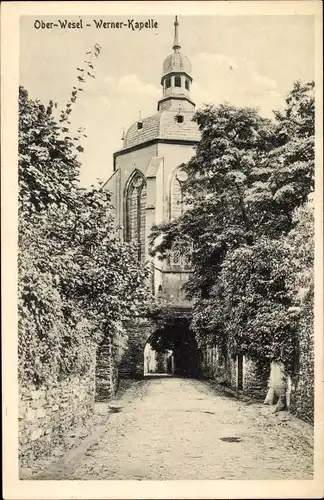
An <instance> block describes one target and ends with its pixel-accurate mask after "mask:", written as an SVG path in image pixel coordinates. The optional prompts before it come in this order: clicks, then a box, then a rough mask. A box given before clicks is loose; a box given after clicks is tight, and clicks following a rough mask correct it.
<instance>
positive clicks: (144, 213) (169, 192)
mask: <svg viewBox="0 0 324 500" xmlns="http://www.w3.org/2000/svg"><path fill="white" fill-rule="evenodd" d="M178 29H179V23H178V20H177V17H176V18H175V22H174V43H173V47H172V49H173V52H172V54H170V55H169V56H168V57H166V59H165V60H164V62H163V68H162V77H161V86H162V96H161V98H160V100H159V101H158V103H157V113H155V114H153V115H152V116H149V117H147V118H141V117H140V118H139V119H138V120H137V121H136V122H135V123H133V124H132V125H131V126H130V127H129V129H128V130H127V132H126V133H125V134H124V137H123V147H122V149H120V150H119V151H117V152H116V153H114V172H113V175H112V176H111V177H110V179H109V180H108V181H107V183H106V185H105V187H106V188H107V189H108V190H109V191H111V192H112V200H111V201H112V204H113V205H114V207H115V210H116V214H115V215H116V224H117V226H118V227H122V229H121V230H120V237H121V238H123V239H125V240H126V241H129V242H133V243H135V244H136V246H137V250H138V259H139V260H140V261H142V262H143V263H145V262H147V263H148V265H149V266H150V269H151V286H152V291H153V292H154V294H155V295H156V296H160V297H163V298H165V299H167V300H169V301H170V302H171V303H172V304H173V305H174V306H180V307H181V306H187V305H189V304H188V303H187V302H186V300H185V297H184V292H183V290H182V287H183V285H184V283H185V282H186V281H187V279H188V277H189V273H190V249H188V251H187V252H179V251H177V250H174V251H172V252H171V255H170V258H169V259H166V260H164V261H161V260H158V259H157V258H154V259H153V258H152V257H150V256H149V248H148V247H149V243H148V241H149V234H150V230H151V227H152V225H153V224H159V223H161V222H163V221H169V220H172V219H173V218H175V217H178V216H179V215H180V214H181V213H182V211H183V210H184V203H183V197H182V189H181V185H182V183H183V182H184V181H185V180H186V177H187V174H186V172H185V166H186V164H187V163H188V161H189V160H190V158H191V157H192V156H193V155H194V153H195V146H196V144H197V143H198V141H199V139H200V133H199V130H198V126H197V124H196V123H195V122H193V121H192V118H193V115H194V112H195V103H194V102H193V100H192V98H191V92H190V91H191V85H192V80H193V79H192V69H191V62H190V60H189V59H188V57H186V56H185V55H184V54H183V53H182V52H181V51H180V49H181V45H180V42H179V32H178Z"/></svg>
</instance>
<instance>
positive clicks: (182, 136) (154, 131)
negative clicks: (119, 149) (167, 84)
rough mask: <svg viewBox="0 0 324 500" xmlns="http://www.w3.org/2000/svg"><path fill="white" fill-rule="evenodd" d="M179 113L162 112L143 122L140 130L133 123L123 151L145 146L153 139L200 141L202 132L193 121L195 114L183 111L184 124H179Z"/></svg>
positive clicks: (127, 134)
mask: <svg viewBox="0 0 324 500" xmlns="http://www.w3.org/2000/svg"><path fill="white" fill-rule="evenodd" d="M177 114H178V111H174V110H173V111H170V110H166V111H160V112H158V113H156V114H155V115H152V116H149V117H148V118H144V119H143V120H142V122H143V127H142V128H141V129H138V127H137V123H138V122H135V123H133V124H132V125H131V126H130V127H129V129H128V130H127V132H126V135H125V139H124V144H123V149H126V148H130V147H132V146H135V145H138V144H143V143H145V142H148V141H151V140H152V139H178V140H190V141H197V142H198V141H199V140H200V132H199V129H198V125H197V124H196V123H195V122H193V121H192V117H193V115H194V112H192V111H181V114H182V115H183V117H184V120H183V123H178V122H177V120H176V115H177Z"/></svg>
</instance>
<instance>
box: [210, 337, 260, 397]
mask: <svg viewBox="0 0 324 500" xmlns="http://www.w3.org/2000/svg"><path fill="white" fill-rule="evenodd" d="M201 357H202V362H201V367H202V375H203V376H204V377H207V378H212V379H214V380H215V381H216V382H217V383H219V384H220V385H224V386H227V387H230V388H232V389H234V390H237V389H238V379H239V377H238V358H237V357H231V356H227V357H225V356H222V355H221V353H220V352H219V350H218V349H217V347H208V346H207V347H205V348H203V349H202V350H201ZM241 378H242V382H243V389H242V390H243V392H244V393H246V394H250V395H252V396H255V397H257V398H260V397H264V395H265V394H266V389H267V377H266V376H265V375H264V374H263V373H262V371H261V372H260V370H259V369H258V367H257V365H256V363H254V362H253V361H251V360H249V359H247V358H246V357H245V356H244V357H243V363H242V374H241Z"/></svg>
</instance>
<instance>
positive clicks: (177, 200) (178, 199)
mask: <svg viewBox="0 0 324 500" xmlns="http://www.w3.org/2000/svg"><path fill="white" fill-rule="evenodd" d="M170 195H171V196H170V198H171V200H170V201H171V210H170V218H171V220H173V219H176V218H177V217H179V216H180V215H181V214H182V208H183V207H182V205H183V196H182V190H181V184H180V181H179V180H178V178H177V176H176V175H174V176H173V179H172V182H171V193H170Z"/></svg>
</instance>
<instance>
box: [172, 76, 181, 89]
mask: <svg viewBox="0 0 324 500" xmlns="http://www.w3.org/2000/svg"><path fill="white" fill-rule="evenodd" d="M174 86H175V87H181V76H175V77H174Z"/></svg>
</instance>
